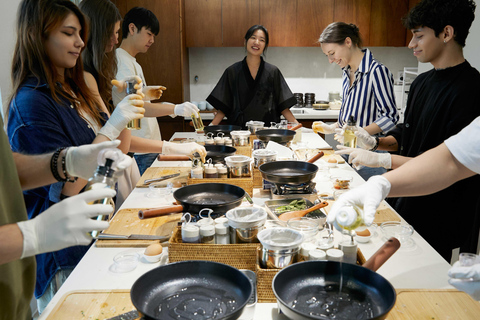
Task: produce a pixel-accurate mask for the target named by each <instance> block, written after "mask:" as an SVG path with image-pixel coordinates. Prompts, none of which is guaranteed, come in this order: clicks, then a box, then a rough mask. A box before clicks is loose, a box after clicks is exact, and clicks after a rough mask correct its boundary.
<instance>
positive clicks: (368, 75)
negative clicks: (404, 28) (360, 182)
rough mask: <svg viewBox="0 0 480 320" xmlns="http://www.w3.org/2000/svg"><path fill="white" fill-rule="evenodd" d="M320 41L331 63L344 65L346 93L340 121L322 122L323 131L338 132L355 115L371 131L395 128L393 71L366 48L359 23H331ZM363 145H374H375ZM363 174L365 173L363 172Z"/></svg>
mask: <svg viewBox="0 0 480 320" xmlns="http://www.w3.org/2000/svg"><path fill="white" fill-rule="evenodd" d="M319 42H320V43H321V46H322V51H323V52H324V53H325V55H327V57H328V60H329V61H330V63H336V64H338V65H339V66H340V67H341V68H342V93H343V101H342V107H341V109H340V114H339V117H338V121H337V123H335V124H333V125H327V124H323V123H321V124H319V125H320V126H321V127H322V128H323V130H322V131H323V132H324V133H327V134H329V133H334V132H335V129H337V128H342V127H343V126H344V125H345V124H346V122H347V120H348V119H350V117H351V116H353V117H354V118H355V120H356V122H357V126H359V127H361V128H363V129H365V131H367V132H368V133H369V134H370V135H374V134H382V133H386V132H388V131H389V130H391V129H393V128H394V127H395V125H396V124H397V122H398V112H397V107H396V104H395V97H394V90H393V83H394V82H393V75H392V73H391V72H390V71H389V70H388V68H387V67H385V66H384V65H382V64H381V63H379V62H378V61H376V60H375V58H374V57H373V55H372V53H371V52H370V50H368V49H362V39H361V37H360V32H359V30H358V27H357V26H355V25H354V24H347V23H344V22H334V23H331V24H330V25H328V26H327V27H326V28H325V30H324V31H323V32H322V34H321V35H320V39H319ZM360 130H361V129H360ZM337 131H338V130H337ZM360 147H363V148H367V149H371V148H372V147H374V146H368V147H367V146H360ZM374 170H375V169H374ZM359 173H360V172H359ZM374 174H379V173H374ZM360 175H362V176H364V174H362V173H360ZM371 175H373V174H371V173H369V174H367V175H366V177H369V176H371Z"/></svg>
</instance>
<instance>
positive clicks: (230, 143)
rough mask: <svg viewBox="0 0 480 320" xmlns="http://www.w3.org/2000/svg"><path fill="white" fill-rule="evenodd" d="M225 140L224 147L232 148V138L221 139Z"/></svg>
mask: <svg viewBox="0 0 480 320" xmlns="http://www.w3.org/2000/svg"><path fill="white" fill-rule="evenodd" d="M223 139H224V140H225V145H226V146H227V147H232V146H233V141H232V138H229V137H225V138H223Z"/></svg>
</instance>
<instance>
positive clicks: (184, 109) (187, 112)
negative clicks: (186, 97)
mask: <svg viewBox="0 0 480 320" xmlns="http://www.w3.org/2000/svg"><path fill="white" fill-rule="evenodd" d="M199 112H200V110H199V109H198V107H197V106H196V105H194V104H193V103H191V102H184V103H181V104H176V105H175V109H174V110H173V113H174V114H175V115H176V116H182V117H190V116H191V115H192V114H193V113H194V114H195V116H196V117H198V113H199Z"/></svg>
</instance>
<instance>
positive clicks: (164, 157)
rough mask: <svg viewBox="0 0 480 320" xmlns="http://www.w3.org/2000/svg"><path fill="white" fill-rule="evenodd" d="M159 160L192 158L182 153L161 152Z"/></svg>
mask: <svg viewBox="0 0 480 320" xmlns="http://www.w3.org/2000/svg"><path fill="white" fill-rule="evenodd" d="M157 159H158V161H188V160H190V158H189V157H188V156H185V155H182V154H167V155H165V154H159V155H158V157H157Z"/></svg>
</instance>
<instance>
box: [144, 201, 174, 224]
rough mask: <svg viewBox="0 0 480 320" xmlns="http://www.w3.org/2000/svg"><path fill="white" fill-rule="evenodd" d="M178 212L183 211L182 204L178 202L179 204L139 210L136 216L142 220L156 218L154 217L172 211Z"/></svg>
mask: <svg viewBox="0 0 480 320" xmlns="http://www.w3.org/2000/svg"><path fill="white" fill-rule="evenodd" d="M180 212H183V206H182V205H180V204H179V205H174V206H169V207H162V208H155V209H147V210H139V211H138V218H139V219H141V220H143V219H150V218H156V217H161V216H166V215H169V214H172V213H180Z"/></svg>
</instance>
